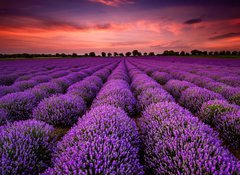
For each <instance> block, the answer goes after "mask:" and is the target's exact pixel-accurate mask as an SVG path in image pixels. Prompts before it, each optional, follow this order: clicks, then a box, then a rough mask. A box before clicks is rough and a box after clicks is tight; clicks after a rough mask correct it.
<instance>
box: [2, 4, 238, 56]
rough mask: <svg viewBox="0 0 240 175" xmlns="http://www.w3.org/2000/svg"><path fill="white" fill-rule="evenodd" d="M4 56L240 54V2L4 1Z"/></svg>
mask: <svg viewBox="0 0 240 175" xmlns="http://www.w3.org/2000/svg"><path fill="white" fill-rule="evenodd" d="M0 40H1V47H0V52H1V53H22V52H29V53H42V52H43V53H56V52H66V53H72V52H77V53H85V52H90V51H95V52H98V53H99V52H101V51H106V52H114V51H117V52H126V51H129V50H130V51H131V50H133V49H139V50H141V51H143V52H145V51H147V52H150V51H154V52H162V51H163V50H167V49H168V50H169V49H174V50H178V51H181V50H185V51H190V50H192V49H195V48H197V49H202V50H239V49H240V1H232V0H228V1H211V0H208V1H190V0H187V1H184V2H183V1H177V0H174V1H169V2H167V1H163V2H161V1H160V0H147V1H143V0H51V1H49V2H47V1H44V0H28V1H27V0H22V1H17V0H1V2H0Z"/></svg>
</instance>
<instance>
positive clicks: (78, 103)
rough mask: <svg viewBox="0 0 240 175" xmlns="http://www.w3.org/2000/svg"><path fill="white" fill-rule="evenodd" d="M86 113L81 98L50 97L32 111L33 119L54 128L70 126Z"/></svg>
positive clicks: (70, 96) (67, 96) (68, 96)
mask: <svg viewBox="0 0 240 175" xmlns="http://www.w3.org/2000/svg"><path fill="white" fill-rule="evenodd" d="M85 111H86V104H85V103H84V101H83V100H82V98H81V97H77V96H72V95H60V96H52V97H50V98H46V99H44V100H42V101H41V102H40V103H39V104H38V106H37V107H36V108H35V109H34V110H33V117H34V118H35V119H37V120H41V121H45V122H46V123H49V124H52V125H54V126H65V127H66V126H72V125H73V124H74V123H76V122H77V120H78V118H79V117H81V116H82V115H83V114H84V112H85Z"/></svg>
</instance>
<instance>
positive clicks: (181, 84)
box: [165, 80, 195, 99]
mask: <svg viewBox="0 0 240 175" xmlns="http://www.w3.org/2000/svg"><path fill="white" fill-rule="evenodd" d="M189 87H195V85H194V84H192V83H189V82H187V81H180V80H169V81H168V82H167V84H166V85H165V88H166V90H167V91H168V92H169V93H170V94H172V95H173V97H175V98H176V99H179V98H180V96H181V94H182V92H183V91H185V90H186V89H187V88H189Z"/></svg>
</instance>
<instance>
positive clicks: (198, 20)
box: [183, 18, 202, 25]
mask: <svg viewBox="0 0 240 175" xmlns="http://www.w3.org/2000/svg"><path fill="white" fill-rule="evenodd" d="M201 22H202V19H201V18H194V19H189V20H187V21H185V22H184V23H183V24H188V25H191V24H197V23H201Z"/></svg>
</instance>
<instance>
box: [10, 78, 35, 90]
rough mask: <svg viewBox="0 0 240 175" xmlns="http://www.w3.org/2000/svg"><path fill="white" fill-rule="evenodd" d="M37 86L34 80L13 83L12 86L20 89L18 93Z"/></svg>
mask: <svg viewBox="0 0 240 175" xmlns="http://www.w3.org/2000/svg"><path fill="white" fill-rule="evenodd" d="M37 84H38V83H37V82H36V81H34V80H26V81H18V82H16V83H14V84H13V86H15V87H17V88H18V89H20V91H24V90H26V89H29V88H32V87H34V86H35V85H37Z"/></svg>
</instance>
